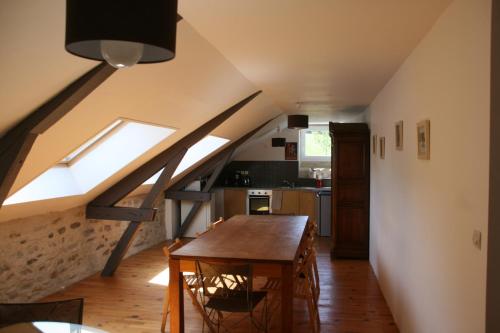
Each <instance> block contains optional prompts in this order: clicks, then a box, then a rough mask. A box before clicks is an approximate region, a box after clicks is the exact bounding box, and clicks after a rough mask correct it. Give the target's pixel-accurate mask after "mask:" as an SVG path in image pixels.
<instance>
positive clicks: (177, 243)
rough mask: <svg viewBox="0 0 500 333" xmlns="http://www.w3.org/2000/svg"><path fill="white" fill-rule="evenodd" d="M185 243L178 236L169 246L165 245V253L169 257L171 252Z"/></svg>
mask: <svg viewBox="0 0 500 333" xmlns="http://www.w3.org/2000/svg"><path fill="white" fill-rule="evenodd" d="M182 245H184V244H183V243H182V241H181V240H180V239H179V238H176V239H175V241H174V242H173V243H172V244H170V245H169V246H164V247H163V254H164V255H165V257H167V258H169V257H170V253H172V252H174V251H175V250H177V249H179V248H181V247H182Z"/></svg>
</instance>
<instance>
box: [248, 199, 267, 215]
mask: <svg viewBox="0 0 500 333" xmlns="http://www.w3.org/2000/svg"><path fill="white" fill-rule="evenodd" d="M270 212H271V197H270V196H268V195H249V196H248V214H249V215H269V214H270Z"/></svg>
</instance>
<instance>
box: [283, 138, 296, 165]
mask: <svg viewBox="0 0 500 333" xmlns="http://www.w3.org/2000/svg"><path fill="white" fill-rule="evenodd" d="M285 160H290V161H296V160H297V142H287V143H285Z"/></svg>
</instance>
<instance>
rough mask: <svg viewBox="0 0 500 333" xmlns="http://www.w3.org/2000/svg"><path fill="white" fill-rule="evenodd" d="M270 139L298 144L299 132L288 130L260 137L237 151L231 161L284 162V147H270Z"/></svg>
mask: <svg viewBox="0 0 500 333" xmlns="http://www.w3.org/2000/svg"><path fill="white" fill-rule="evenodd" d="M272 138H286V141H287V142H299V131H298V130H291V129H288V128H285V129H282V130H280V132H279V133H277V132H276V130H274V131H272V132H271V133H269V134H267V135H264V136H262V137H261V138H258V139H256V140H254V141H252V142H249V144H248V145H245V146H244V147H242V148H243V149H241V150H239V151H238V152H237V153H236V154H235V156H234V158H233V160H235V161H284V160H285V147H272V145H271V139H272Z"/></svg>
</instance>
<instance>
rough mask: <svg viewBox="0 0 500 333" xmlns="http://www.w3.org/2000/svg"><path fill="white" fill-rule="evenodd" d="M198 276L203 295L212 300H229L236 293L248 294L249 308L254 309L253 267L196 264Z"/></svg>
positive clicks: (201, 262) (245, 265)
mask: <svg viewBox="0 0 500 333" xmlns="http://www.w3.org/2000/svg"><path fill="white" fill-rule="evenodd" d="M196 275H197V277H198V281H199V284H200V287H201V288H200V290H203V295H204V296H207V297H212V298H229V297H231V296H232V295H235V294H236V293H239V294H240V295H241V294H242V293H244V294H246V297H247V303H248V308H249V309H251V308H252V302H251V297H250V293H251V292H252V280H253V273H252V266H251V265H249V264H231V265H229V264H221V263H211V262H210V263H209V262H203V261H197V262H196Z"/></svg>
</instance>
